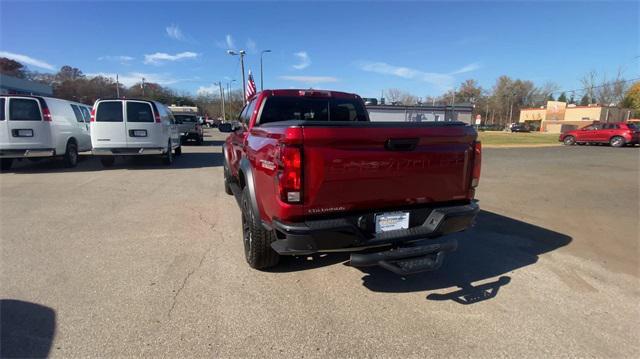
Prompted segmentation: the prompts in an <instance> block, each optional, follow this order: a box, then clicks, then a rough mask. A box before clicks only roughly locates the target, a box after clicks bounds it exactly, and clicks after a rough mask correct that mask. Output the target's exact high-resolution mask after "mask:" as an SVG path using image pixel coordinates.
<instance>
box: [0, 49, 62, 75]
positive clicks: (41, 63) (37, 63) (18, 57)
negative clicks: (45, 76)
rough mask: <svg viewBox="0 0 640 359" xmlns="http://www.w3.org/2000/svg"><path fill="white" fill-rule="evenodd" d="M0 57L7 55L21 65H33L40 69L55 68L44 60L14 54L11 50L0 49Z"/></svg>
mask: <svg viewBox="0 0 640 359" xmlns="http://www.w3.org/2000/svg"><path fill="white" fill-rule="evenodd" d="M0 57H7V58H10V59H13V60H15V61H18V62H20V63H22V64H23V65H29V66H35V67H39V68H41V69H47V70H51V71H53V70H55V67H54V66H53V65H51V64H49V63H47V62H45V61H42V60H38V59H34V58H33V57H29V56H27V55H21V54H15V53H13V52H7V51H0Z"/></svg>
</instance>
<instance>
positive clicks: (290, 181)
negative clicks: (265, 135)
mask: <svg viewBox="0 0 640 359" xmlns="http://www.w3.org/2000/svg"><path fill="white" fill-rule="evenodd" d="M280 167H281V172H280V174H279V176H278V180H279V181H278V187H279V189H280V198H281V199H282V201H284V202H287V203H302V151H301V150H300V148H299V147H294V146H284V145H283V146H282V147H281V149H280Z"/></svg>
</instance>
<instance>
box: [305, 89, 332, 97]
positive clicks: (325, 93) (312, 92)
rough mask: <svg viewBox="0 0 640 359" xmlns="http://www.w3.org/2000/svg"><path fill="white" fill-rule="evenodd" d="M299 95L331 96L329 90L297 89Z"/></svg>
mask: <svg viewBox="0 0 640 359" xmlns="http://www.w3.org/2000/svg"><path fill="white" fill-rule="evenodd" d="M298 94H299V95H300V96H308V97H331V91H318V90H300V91H298Z"/></svg>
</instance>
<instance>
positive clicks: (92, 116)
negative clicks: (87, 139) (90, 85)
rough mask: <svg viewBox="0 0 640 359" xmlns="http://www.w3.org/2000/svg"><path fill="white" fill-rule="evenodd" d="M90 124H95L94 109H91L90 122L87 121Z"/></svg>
mask: <svg viewBox="0 0 640 359" xmlns="http://www.w3.org/2000/svg"><path fill="white" fill-rule="evenodd" d="M89 121H90V122H96V109H95V108H92V109H91V120H89Z"/></svg>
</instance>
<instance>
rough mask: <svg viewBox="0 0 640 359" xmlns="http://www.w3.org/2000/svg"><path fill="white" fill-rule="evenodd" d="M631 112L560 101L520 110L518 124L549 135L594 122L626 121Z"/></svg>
mask: <svg viewBox="0 0 640 359" xmlns="http://www.w3.org/2000/svg"><path fill="white" fill-rule="evenodd" d="M632 114H633V110H631V109H628V108H619V107H613V106H602V105H597V104H593V105H589V106H576V105H571V104H569V105H568V104H567V103H566V102H560V101H547V104H546V106H542V107H534V108H523V109H520V119H519V122H520V123H524V124H527V125H529V127H530V128H532V129H535V130H539V131H542V132H549V133H561V132H564V131H570V130H574V129H577V128H581V127H584V126H588V125H591V124H592V123H594V122H603V123H604V122H624V121H628V120H629V119H630V118H631V115H632Z"/></svg>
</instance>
